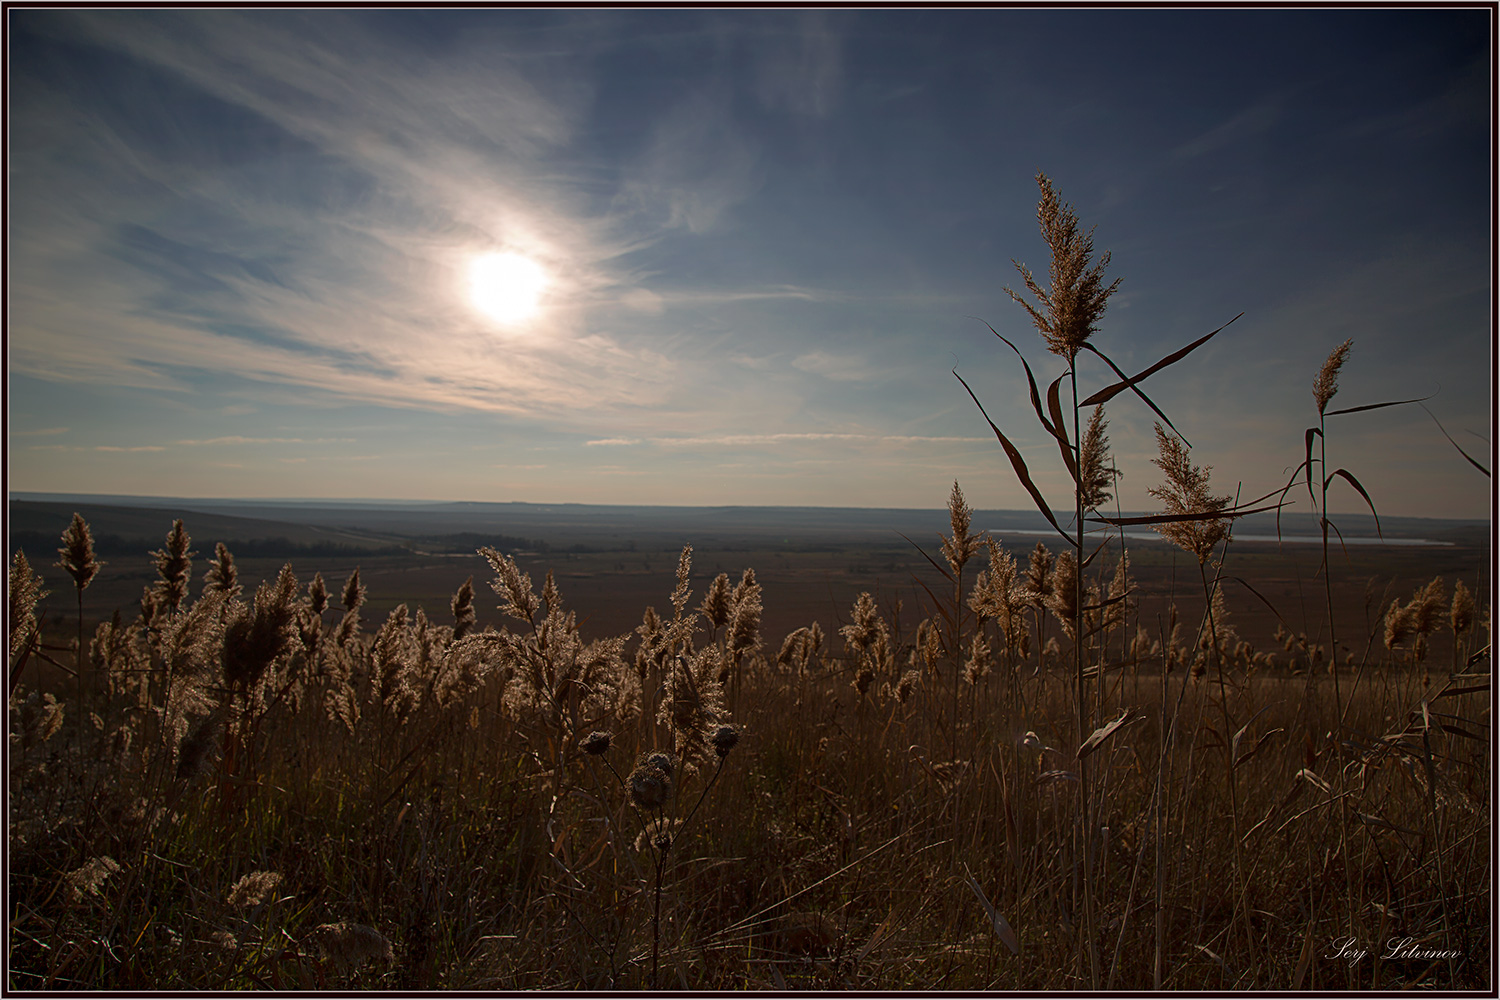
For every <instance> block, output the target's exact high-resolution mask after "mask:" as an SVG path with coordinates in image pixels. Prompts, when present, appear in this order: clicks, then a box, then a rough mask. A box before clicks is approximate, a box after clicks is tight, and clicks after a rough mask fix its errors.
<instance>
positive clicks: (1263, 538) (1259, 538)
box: [990, 528, 1453, 546]
mask: <svg viewBox="0 0 1500 1000" xmlns="http://www.w3.org/2000/svg"><path fill="white" fill-rule="evenodd" d="M1095 531H1097V529H1094V530H1091V531H1090V532H1089V533H1090V534H1094V533H1095ZM990 534H992V535H994V536H995V537H997V538H1004V537H1005V536H1006V535H1054V534H1056V532H1053V531H1045V530H1042V529H1034V528H1006V529H1004V530H993V529H992V530H991V531H990ZM1111 534H1113V532H1111ZM1125 537H1126V538H1138V539H1141V540H1142V541H1157V542H1161V541H1165V539H1164V538H1162V537H1161V535H1159V534H1157V533H1156V532H1154V531H1127V532H1125ZM1234 540H1235V541H1239V542H1278V541H1279V542H1287V543H1291V544H1295V545H1321V544H1322V542H1323V536H1322V535H1282V536H1281V537H1280V538H1278V537H1277V536H1275V535H1235V536H1234ZM1338 542H1339V537H1338V535H1336V534H1332V533H1330V534H1329V535H1328V544H1330V545H1337V544H1338ZM1344 544H1345V545H1446V546H1452V545H1453V543H1452V542H1439V541H1436V540H1434V539H1431V538H1369V537H1366V536H1363V535H1361V536H1359V537H1354V538H1351V537H1346V538H1345V539H1344Z"/></svg>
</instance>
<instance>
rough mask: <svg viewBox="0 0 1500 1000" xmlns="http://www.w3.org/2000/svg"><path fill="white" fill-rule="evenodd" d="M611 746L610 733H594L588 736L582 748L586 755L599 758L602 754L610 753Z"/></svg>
mask: <svg viewBox="0 0 1500 1000" xmlns="http://www.w3.org/2000/svg"><path fill="white" fill-rule="evenodd" d="M609 744H610V738H609V734H608V733H600V732H593V733H589V734H588V736H587V737H586V738H585V739H584V741H583V743H581V744H580V746H582V748H583V752H584V753H586V754H589V755H591V756H594V757H597V756H599V755H600V754H602V753H608V752H609Z"/></svg>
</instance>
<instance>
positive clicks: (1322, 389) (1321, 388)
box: [1313, 339, 1354, 416]
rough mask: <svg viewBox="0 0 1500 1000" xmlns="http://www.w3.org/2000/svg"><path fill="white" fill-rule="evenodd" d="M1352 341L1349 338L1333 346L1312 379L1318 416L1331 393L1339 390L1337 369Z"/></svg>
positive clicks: (1331, 396) (1342, 362)
mask: <svg viewBox="0 0 1500 1000" xmlns="http://www.w3.org/2000/svg"><path fill="white" fill-rule="evenodd" d="M1353 343H1354V341H1353V339H1350V340H1346V341H1344V342H1343V343H1342V344H1340V345H1339V346H1337V347H1335V348H1334V349H1333V353H1331V354H1329V355H1328V360H1327V361H1324V362H1323V367H1322V368H1320V369H1318V377H1317V378H1315V379H1313V399H1315V400H1316V401H1317V403H1318V415H1319V416H1322V415H1323V410H1324V409H1325V408H1326V407H1327V406H1328V401H1329V400H1330V399H1332V398H1333V394H1334V393H1336V392H1338V391H1339V369H1340V368H1342V367H1344V362H1345V361H1347V360H1348V359H1349V348H1350V346H1351V345H1353Z"/></svg>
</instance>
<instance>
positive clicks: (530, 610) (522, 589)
mask: <svg viewBox="0 0 1500 1000" xmlns="http://www.w3.org/2000/svg"><path fill="white" fill-rule="evenodd" d="M479 554H480V555H482V556H484V557H485V559H487V560H489V564H490V567H491V568H492V569H494V571H495V579H494V580H492V581H490V586H491V587H492V588H493V589H494V591H495V593H497V594H499V595H500V596H501V597H502V598H503V599H504V603H503V604H501V605H500V611H501V612H502V613H503V614H507V615H510V616H511V617H512V618H518V619H520V620H521V621H525V622H530V621H533V620H534V619H535V618H536V613H537V611H538V610H540V609H541V606H542V605H541V602H540V601H538V600H537V596H536V591H534V590H532V589H531V577H530V576H529V575H527V574H525V573H522V572H521V568H520V567H519V566H517V565H516V561H515V560H514V559H512V558H511V557H510V556H507V555H502V554H501V553H500V552H498V551H496V550H495V549H492V548H490V547H489V546H485V547H484V548H482V549H480V550H479Z"/></svg>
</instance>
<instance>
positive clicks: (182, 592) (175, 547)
mask: <svg viewBox="0 0 1500 1000" xmlns="http://www.w3.org/2000/svg"><path fill="white" fill-rule="evenodd" d="M191 545H192V539H191V538H189V537H188V533H187V529H186V528H184V527H183V526H182V521H180V520H177V521H173V522H172V530H171V531H169V532H168V533H167V544H166V547H165V548H161V549H157V550H156V551H154V552H152V553H151V555H152V557H153V558H154V559H155V561H156V571H157V573H158V574H159V575H160V576H161V579H160V580H159V581H158V582H157V584H156V587H155V596H156V598H157V601H158V604H165V605H166V607H167V609H168V610H169V611H173V612H175V611H176V610H177V608H178V606H179V605H180V604H182V599H183V598H184V597H186V596H187V590H188V580H189V579H190V578H191V570H192V566H193V556H195V555H197V553H196V552H191V551H189V546H191Z"/></svg>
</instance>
